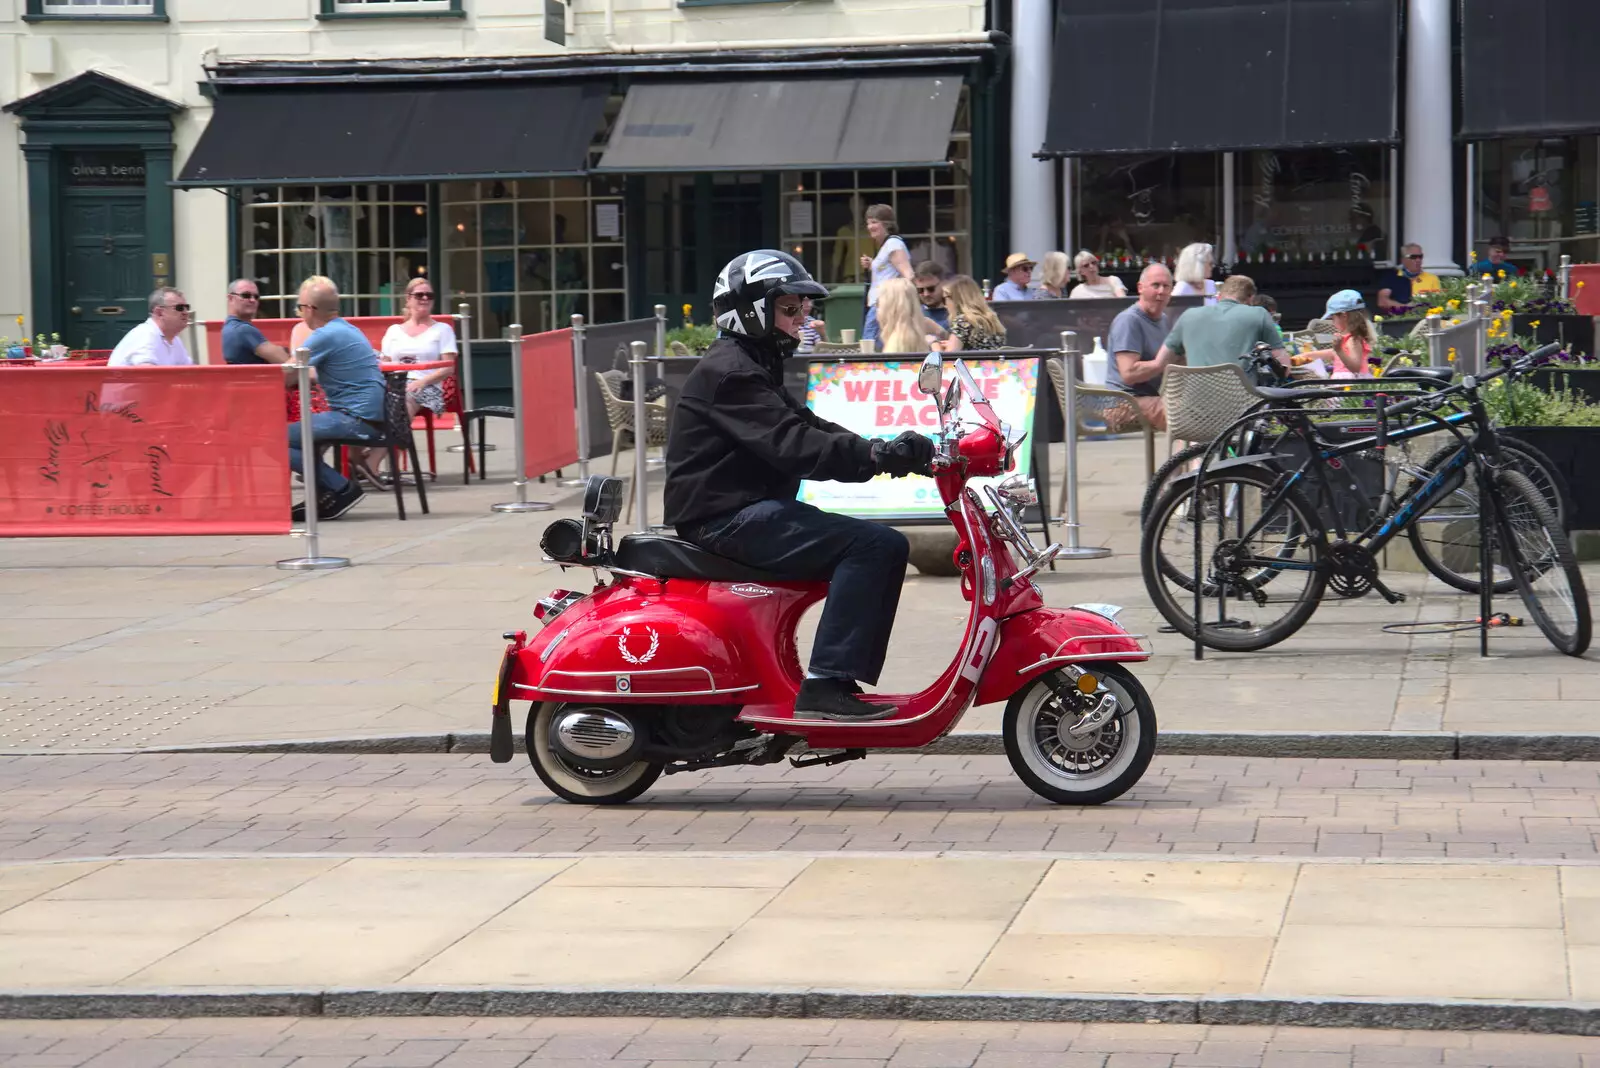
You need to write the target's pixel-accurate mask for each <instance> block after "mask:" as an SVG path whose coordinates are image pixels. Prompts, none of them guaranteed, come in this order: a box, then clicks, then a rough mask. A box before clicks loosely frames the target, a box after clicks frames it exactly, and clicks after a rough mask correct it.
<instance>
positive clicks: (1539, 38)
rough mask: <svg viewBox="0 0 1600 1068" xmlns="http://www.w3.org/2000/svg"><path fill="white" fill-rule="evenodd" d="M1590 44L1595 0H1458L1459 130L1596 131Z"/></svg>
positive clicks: (1473, 133)
mask: <svg viewBox="0 0 1600 1068" xmlns="http://www.w3.org/2000/svg"><path fill="white" fill-rule="evenodd" d="M1597 45H1600V3H1596V2H1595V0H1462V3H1461V131H1460V136H1461V137H1462V138H1463V139H1465V140H1469V141H1486V140H1490V139H1492V138H1497V137H1524V136H1534V137H1553V136H1560V135H1565V134H1593V133H1600V79H1597V78H1596V77H1595V73H1594V61H1595V59H1594V53H1595V48H1596V46H1597Z"/></svg>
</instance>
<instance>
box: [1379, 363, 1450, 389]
mask: <svg viewBox="0 0 1600 1068" xmlns="http://www.w3.org/2000/svg"><path fill="white" fill-rule="evenodd" d="M1455 376H1456V369H1455V368H1454V367H1392V368H1390V369H1389V370H1388V371H1387V372H1385V373H1384V376H1383V377H1384V378H1391V379H1393V380H1394V381H1396V382H1420V383H1422V384H1424V385H1429V386H1444V385H1448V384H1449V383H1450V380H1451V379H1452V378H1454V377H1455Z"/></svg>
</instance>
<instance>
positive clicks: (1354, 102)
mask: <svg viewBox="0 0 1600 1068" xmlns="http://www.w3.org/2000/svg"><path fill="white" fill-rule="evenodd" d="M1513 2H1520V0H1513ZM1401 6H1402V5H1401V4H1400V3H1399V2H1398V0H1116V2H1115V3H1107V2H1106V0H1057V9H1056V10H1057V18H1056V41H1055V61H1054V66H1053V70H1054V72H1055V76H1054V83H1053V85H1052V86H1051V92H1050V117H1049V123H1048V126H1047V128H1046V135H1045V143H1044V147H1043V149H1042V150H1041V151H1040V153H1039V155H1040V156H1083V155H1099V154H1106V153H1123V152H1210V151H1225V150H1236V149H1252V148H1296V147H1301V146H1315V145H1357V144H1393V143H1395V142H1396V140H1397V138H1398V133H1399V125H1398V111H1397V103H1396V92H1395V90H1396V85H1397V74H1396V71H1397V68H1398V59H1399V25H1398V23H1399V17H1400V9H1401Z"/></svg>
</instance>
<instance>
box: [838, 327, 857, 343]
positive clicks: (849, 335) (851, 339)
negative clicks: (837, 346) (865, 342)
mask: <svg viewBox="0 0 1600 1068" xmlns="http://www.w3.org/2000/svg"><path fill="white" fill-rule="evenodd" d="M839 340H840V341H841V342H843V343H844V344H846V345H854V344H855V343H856V332H855V331H854V330H841V331H839Z"/></svg>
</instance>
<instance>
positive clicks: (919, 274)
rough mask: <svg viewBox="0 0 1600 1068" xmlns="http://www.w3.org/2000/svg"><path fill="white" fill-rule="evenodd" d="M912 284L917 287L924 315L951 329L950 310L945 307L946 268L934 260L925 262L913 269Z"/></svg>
mask: <svg viewBox="0 0 1600 1068" xmlns="http://www.w3.org/2000/svg"><path fill="white" fill-rule="evenodd" d="M913 271H914V273H913V274H912V276H911V284H912V285H914V286H916V287H917V299H919V300H921V301H922V314H923V315H926V316H927V317H928V318H930V319H932V320H933V321H934V322H936V323H938V324H939V325H940V326H941V327H943V328H944V329H946V330H949V329H950V309H949V308H947V307H945V306H944V275H945V271H944V268H943V267H941V266H940V265H939V264H937V263H935V262H934V261H933V260H923V261H922V262H921V263H919V264H917V265H916V267H915V268H913Z"/></svg>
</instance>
